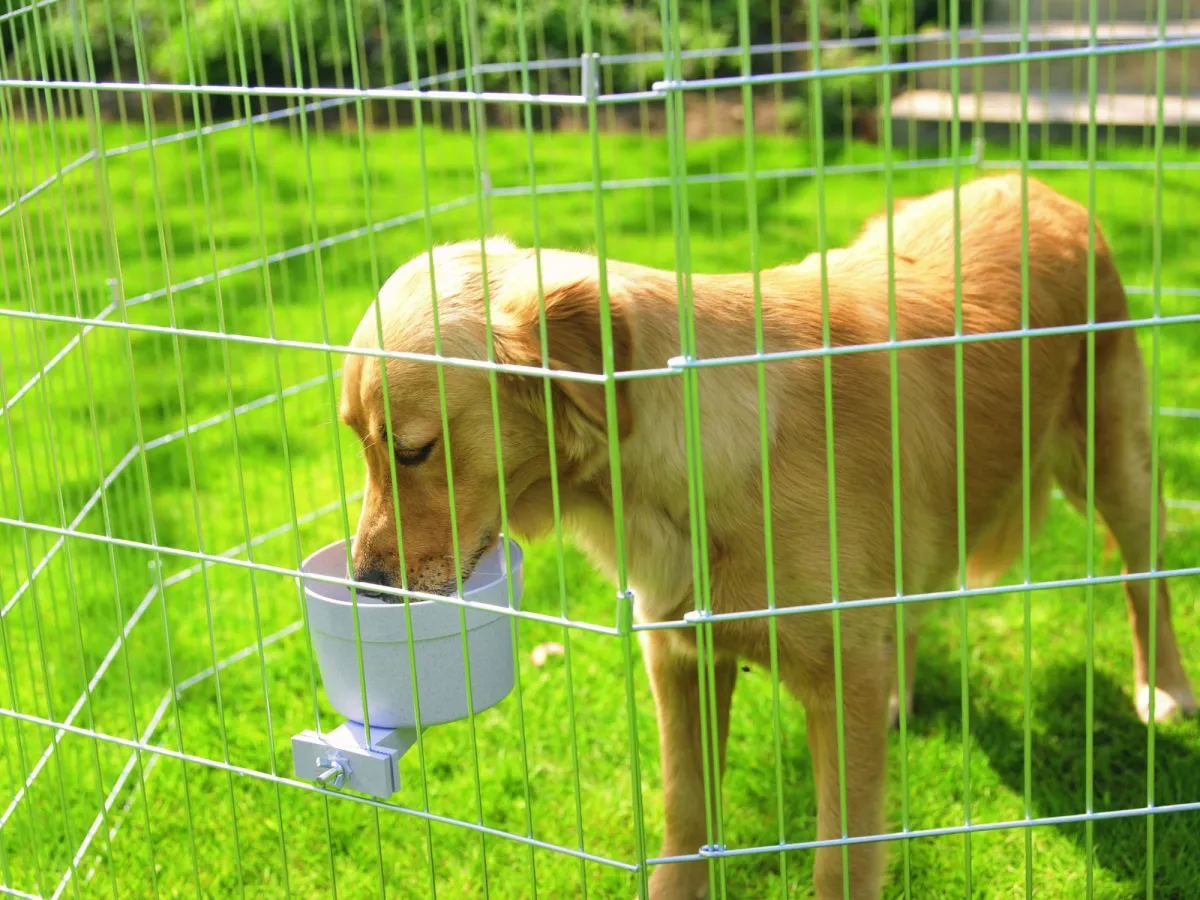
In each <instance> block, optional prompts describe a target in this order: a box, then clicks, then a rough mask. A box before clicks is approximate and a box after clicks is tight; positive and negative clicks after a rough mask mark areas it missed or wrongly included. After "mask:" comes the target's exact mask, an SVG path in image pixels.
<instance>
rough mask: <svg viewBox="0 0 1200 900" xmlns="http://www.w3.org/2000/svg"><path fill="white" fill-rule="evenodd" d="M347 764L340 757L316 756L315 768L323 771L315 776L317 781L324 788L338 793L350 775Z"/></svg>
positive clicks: (331, 755)
mask: <svg viewBox="0 0 1200 900" xmlns="http://www.w3.org/2000/svg"><path fill="white" fill-rule="evenodd" d="M347 763H348V760H346V759H345V758H344V757H341V756H340V755H336V756H335V755H333V754H330V755H329V756H318V757H317V768H318V769H323V770H324V771H322V772H321V774H320V775H318V776H317V781H319V782H320V783H321V784H323V785H324V786H325V787H331V788H333V789H334V790H335V791H340V790H341V789H342V785H344V784H345V783H346V779H347V777H349V775H350V766H349V765H348V764H347Z"/></svg>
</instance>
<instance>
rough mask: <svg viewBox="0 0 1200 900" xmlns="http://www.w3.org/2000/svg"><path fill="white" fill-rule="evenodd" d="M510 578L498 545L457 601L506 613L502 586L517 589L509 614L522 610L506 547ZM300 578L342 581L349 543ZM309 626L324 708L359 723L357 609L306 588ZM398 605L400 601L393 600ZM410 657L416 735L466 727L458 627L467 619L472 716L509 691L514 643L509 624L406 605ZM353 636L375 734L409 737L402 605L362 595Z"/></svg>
mask: <svg viewBox="0 0 1200 900" xmlns="http://www.w3.org/2000/svg"><path fill="white" fill-rule="evenodd" d="M509 549H510V557H511V560H512V571H511V572H506V571H505V563H504V545H503V542H501V543H500V544H499V545H498V546H497V547H496V548H495V549H494V550H492V551H491V552H490V553H488V554H487V555H486V556H484V557H483V558H482V559H481V560H480V561H479V565H478V566H477V567H476V569H475V572H474V573H473V574H472V575H471V577H470V579H469V580H468V581H467V582H466V583H465V584H464V585H463V596H464V598H465V599H467V600H469V601H472V602H474V603H481V604H486V605H488V606H497V607H507V606H508V581H509V578H512V580H513V586H512V596H513V604H514V606H516V607H517V608H518V609H519V608H520V601H521V590H522V588H523V587H524V580H523V578H522V554H521V548H520V547H519V546H518V545H517V544H516V542H515V541H510V542H509ZM302 571H303V572H304V574H306V575H323V576H327V577H333V578H346V577H347V575H346V543H345V542H344V541H338V542H337V543H334V544H330V545H329V546H327V547H323V548H321V549H320V550H318V551H317V552H316V553H314V554H312V555H311V556H310V557H308V559H306V560H305V561H304V564H303V566H302ZM304 597H305V601H306V603H307V604H308V625H309V630H310V632H311V634H312V642H313V650H314V651H315V652H316V656H317V665H318V667H319V668H320V671H321V681H322V682H323V683H324V685H325V693H326V694H327V695H328V697H329V702H330V703H331V704H332V705H333V708H334V709H336V710H337V711H338V712H339V713H341V714H342V715H343V716H345V717H346V718H347V719H349V720H350V721H352V722H358V723H361V722H362V718H363V703H362V691H361V689H360V688H361V685H360V682H359V677H358V654H357V652H356V647H355V640H354V609H353V606H352V605H351V600H350V589H349V588H348V587H343V586H342V585H336V584H329V583H328V582H323V581H315V580H313V579H312V578H305V579H304ZM398 599H399V598H397V600H398ZM409 609H410V610H411V612H412V632H413V633H412V639H411V643H412V648H413V652H414V653H415V655H416V671H417V686H418V690H419V696H420V701H421V725H422V727H424V726H427V725H439V724H441V723H443V722H454V721H457V720H459V719H465V718H467V715H468V709H467V682H466V676H465V670H464V667H463V645H462V620H461V618H460V616H461V615H462V614H463V612H465V613H466V629H467V648H468V652H469V654H470V661H471V697H472V700H473V701H474V709H475V712H480V711H482V710H485V709H488V708H489V707H492V706H495V705H496V704H497V703H499V702H500V701H501V700H503V699H504V698H505V697H506V696H508V693H509V691H511V690H512V687H513V641H512V637H513V635H512V626H511V624H510V622H509V619H510V618H511V617H510V616H506V615H501V614H499V613H495V614H493V613H489V612H486V611H484V610H479V609H466V610H463V609H462V608H461V607H459V606H455V605H452V604H448V603H439V602H437V601H435V600H420V601H410V603H409ZM358 621H359V632H360V634H361V635H362V654H363V655H362V659H363V671H364V674H365V681H366V690H367V718H368V719H369V721H370V724H371V727H372V728H411V727H413V726H415V725H416V724H417V719H416V715H415V714H414V710H413V690H412V675H411V673H412V670H411V668H410V667H409V659H408V654H409V643H410V639H409V633H408V628H407V622H406V621H405V615H404V604H403V603H402V602H396V603H385V602H384V601H383V600H382V599H381V598H380V597H377V596H371V595H364V594H363V593H362V592H359V593H358Z"/></svg>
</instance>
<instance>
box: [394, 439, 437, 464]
mask: <svg viewBox="0 0 1200 900" xmlns="http://www.w3.org/2000/svg"><path fill="white" fill-rule="evenodd" d="M436 445H437V438H434V439H433V440H431V441H429V442H428V443H426V444H424V445H423V446H421V447H397V448H396V464H397V465H401V466H419V465H421V463H423V462H425V460H427V459H429V454H431V453H432V452H433V448H434V447H435V446H436Z"/></svg>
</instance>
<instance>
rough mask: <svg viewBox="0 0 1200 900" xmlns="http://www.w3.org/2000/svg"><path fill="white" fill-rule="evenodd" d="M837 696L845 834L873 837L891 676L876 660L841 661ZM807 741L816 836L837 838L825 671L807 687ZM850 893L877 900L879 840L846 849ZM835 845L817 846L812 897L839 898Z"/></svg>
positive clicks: (833, 720)
mask: <svg viewBox="0 0 1200 900" xmlns="http://www.w3.org/2000/svg"><path fill="white" fill-rule="evenodd" d="M842 673H843V675H842V701H843V708H844V710H845V714H844V716H843V719H842V725H843V729H844V741H843V746H844V748H845V759H846V768H845V779H846V831H845V833H846V834H847V835H849V836H851V837H853V836H856V835H866V834H879V833H881V830H882V827H883V817H882V811H883V798H884V790H885V786H886V777H887V727H888V695H889V694H890V688H891V685H892V681H893V677H892V673H891V672H890V671H889V670H888V669H887V667H885V666H880V665H879V663H878V662H877V661H865V660H864V661H861V662H856V661H854V660H851V659H849V658H844V659H843V666H842ZM805 706H806V709H807V713H808V745H809V748H810V750H811V752H812V762H813V775H814V779H815V786H816V791H817V838H818V839H819V840H831V839H836V838H839V837H841V836H842V833H843V832H842V804H841V794H840V776H839V765H838V727H837V704H836V701H835V694H834V685H833V678H832V673H831V675H830V677H829V683H828V684H825V685H822V686H821V690H819V691H815V692H812V693H811V694H810V697H809V700H808V702H807V703H806V704H805ZM848 856H849V863H850V897H852V898H854V900H876V898H878V896H879V882H880V875H881V873H882V868H883V860H884V851H883V846H882V845H881V844H879V843H869V844H852V845H850V846H849V852H848ZM842 873H843V856H842V847H840V846H833V847H822V848H821V849H819V850H817V858H816V865H815V872H814V881H815V883H816V884H815V887H816V896H817V900H834V898H837V900H841V898H842V897H843V880H842V878H843V875H842Z"/></svg>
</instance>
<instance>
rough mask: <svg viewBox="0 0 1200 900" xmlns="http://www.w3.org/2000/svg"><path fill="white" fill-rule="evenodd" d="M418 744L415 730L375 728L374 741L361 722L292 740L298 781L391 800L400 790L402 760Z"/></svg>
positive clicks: (310, 733)
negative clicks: (367, 734) (303, 780)
mask: <svg viewBox="0 0 1200 900" xmlns="http://www.w3.org/2000/svg"><path fill="white" fill-rule="evenodd" d="M416 742H417V730H416V729H415V728H373V729H371V739H370V741H368V740H367V736H366V730H365V729H364V728H363V727H362V726H361V725H359V724H358V723H357V722H344V723H342V724H341V725H339V726H338V727H337V728H335V729H334V730H333V731H326V732H323V733H320V734H318V733H317V732H315V731H302V732H301V733H300V734H297V735H295V736H293V737H292V762H293V765H294V766H295V771H296V777H297V778H303V779H305V780H308V781H315V782H316V783H317V784H319V785H321V786H322V787H326V788H329V789H331V790H335V791H340V790H349V791H359V792H361V793H363V794H370V795H371V796H373V797H390V796H392V795H393V794H394V793H396V792H397V791H398V790H400V757H401V756H403V755H404V753H405V751H407V750H408V749H409V748H410V747H411V746H412V745H413V744H415V743H416Z"/></svg>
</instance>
